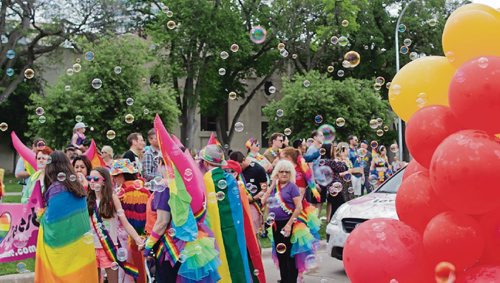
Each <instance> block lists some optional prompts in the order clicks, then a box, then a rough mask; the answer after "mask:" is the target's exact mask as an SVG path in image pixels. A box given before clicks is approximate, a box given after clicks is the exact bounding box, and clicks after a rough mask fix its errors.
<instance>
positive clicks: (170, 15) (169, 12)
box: [165, 10, 174, 18]
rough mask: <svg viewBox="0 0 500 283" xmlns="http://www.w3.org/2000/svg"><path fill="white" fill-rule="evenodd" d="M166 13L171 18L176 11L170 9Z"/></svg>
mask: <svg viewBox="0 0 500 283" xmlns="http://www.w3.org/2000/svg"><path fill="white" fill-rule="evenodd" d="M165 14H166V15H167V17H169V18H171V17H173V16H174V12H172V11H170V10H168V11H167V12H165Z"/></svg>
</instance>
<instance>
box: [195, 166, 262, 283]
mask: <svg viewBox="0 0 500 283" xmlns="http://www.w3.org/2000/svg"><path fill="white" fill-rule="evenodd" d="M220 180H225V181H226V184H227V186H226V188H219V186H218V184H219V181H220ZM204 181H205V185H206V188H207V195H208V196H209V198H208V201H207V213H208V215H207V222H208V226H209V228H210V229H211V230H212V231H213V233H214V237H215V240H216V242H217V245H218V247H219V252H220V259H221V261H222V264H221V265H220V266H219V267H218V271H219V274H220V276H221V278H222V281H221V282H252V281H251V271H250V265H249V260H248V251H247V244H246V239H245V233H242V231H245V230H244V229H245V228H244V216H243V210H242V206H241V199H240V193H239V189H238V185H237V184H236V180H235V179H234V178H233V177H232V176H231V175H229V174H228V173H226V172H224V171H223V170H222V169H221V168H215V169H212V170H210V171H208V172H207V173H205V176H204ZM216 193H218V194H222V193H224V194H225V197H224V198H223V199H221V200H217V199H216V197H215V195H216Z"/></svg>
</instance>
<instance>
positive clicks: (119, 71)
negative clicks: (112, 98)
mask: <svg viewBox="0 0 500 283" xmlns="http://www.w3.org/2000/svg"><path fill="white" fill-rule="evenodd" d="M113 71H114V72H115V74H117V75H119V74H121V73H122V67H120V66H116V67H115V68H114V69H113Z"/></svg>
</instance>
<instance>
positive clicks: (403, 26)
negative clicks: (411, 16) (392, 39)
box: [398, 24, 406, 33]
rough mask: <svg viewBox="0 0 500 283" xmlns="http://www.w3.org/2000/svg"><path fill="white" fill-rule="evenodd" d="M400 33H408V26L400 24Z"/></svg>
mask: <svg viewBox="0 0 500 283" xmlns="http://www.w3.org/2000/svg"><path fill="white" fill-rule="evenodd" d="M398 31H399V32H401V33H403V32H405V31H406V25H405V24H399V26H398Z"/></svg>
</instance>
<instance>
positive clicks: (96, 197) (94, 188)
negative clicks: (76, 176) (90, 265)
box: [87, 167, 144, 283]
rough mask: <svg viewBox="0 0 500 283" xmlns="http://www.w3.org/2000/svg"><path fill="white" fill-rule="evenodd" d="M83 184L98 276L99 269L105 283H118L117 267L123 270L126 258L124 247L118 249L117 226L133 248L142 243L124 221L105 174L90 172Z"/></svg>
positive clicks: (104, 172)
mask: <svg viewBox="0 0 500 283" xmlns="http://www.w3.org/2000/svg"><path fill="white" fill-rule="evenodd" d="M87 180H88V181H89V191H88V198H87V206H88V212H89V216H90V219H91V225H92V229H93V232H94V247H95V251H96V259H97V268H98V272H99V270H100V269H105V271H106V275H107V279H108V282H109V283H115V282H118V266H119V265H120V266H121V267H122V268H123V267H124V266H125V262H126V257H127V249H126V247H121V246H120V245H119V242H118V235H117V233H118V230H119V229H118V227H119V224H121V225H122V226H123V228H124V229H125V231H126V232H127V234H128V235H130V237H131V238H132V239H133V240H134V241H135V243H136V245H137V246H139V247H142V246H143V245H144V240H143V239H142V238H141V237H140V236H139V234H137V232H136V231H135V230H134V227H132V225H130V223H129V222H128V220H127V217H125V212H124V210H123V208H122V205H121V203H120V200H119V199H118V196H117V195H116V194H115V193H114V191H113V185H112V183H111V176H110V175H109V170H108V169H106V168H102V167H97V168H95V169H93V170H92V171H91V172H90V175H89V176H87ZM117 260H118V261H117ZM124 270H125V271H126V270H127V268H124ZM130 275H132V276H133V274H130ZM99 278H100V276H99Z"/></svg>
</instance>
